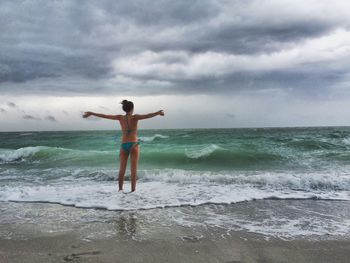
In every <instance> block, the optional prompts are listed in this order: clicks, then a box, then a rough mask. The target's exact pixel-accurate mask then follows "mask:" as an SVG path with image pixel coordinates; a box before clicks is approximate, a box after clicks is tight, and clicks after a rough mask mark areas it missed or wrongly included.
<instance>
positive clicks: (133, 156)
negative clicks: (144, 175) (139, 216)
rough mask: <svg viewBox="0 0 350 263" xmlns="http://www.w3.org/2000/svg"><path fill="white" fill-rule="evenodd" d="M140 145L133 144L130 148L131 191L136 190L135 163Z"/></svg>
mask: <svg viewBox="0 0 350 263" xmlns="http://www.w3.org/2000/svg"><path fill="white" fill-rule="evenodd" d="M139 156H140V147H139V145H135V146H133V147H132V148H131V150H130V159H131V192H134V191H135V190H136V179H137V164H138V162H139Z"/></svg>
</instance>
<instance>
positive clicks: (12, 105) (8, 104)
mask: <svg viewBox="0 0 350 263" xmlns="http://www.w3.org/2000/svg"><path fill="white" fill-rule="evenodd" d="M6 105H7V106H9V107H11V108H17V105H16V103H14V102H11V101H9V102H7V103H6Z"/></svg>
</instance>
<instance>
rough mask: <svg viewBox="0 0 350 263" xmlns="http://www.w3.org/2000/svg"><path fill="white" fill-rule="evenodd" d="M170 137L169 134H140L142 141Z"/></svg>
mask: <svg viewBox="0 0 350 263" xmlns="http://www.w3.org/2000/svg"><path fill="white" fill-rule="evenodd" d="M167 138H169V136H167V135H162V134H155V135H153V136H149V137H147V136H140V137H139V140H140V141H142V142H153V141H154V140H156V139H167Z"/></svg>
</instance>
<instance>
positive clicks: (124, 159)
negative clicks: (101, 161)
mask: <svg viewBox="0 0 350 263" xmlns="http://www.w3.org/2000/svg"><path fill="white" fill-rule="evenodd" d="M128 156H129V154H128V153H127V152H125V151H124V150H123V149H120V153H119V176H118V182H119V191H121V190H123V183H124V175H125V170H126V165H127V164H128Z"/></svg>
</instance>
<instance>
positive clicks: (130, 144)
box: [121, 142, 139, 153]
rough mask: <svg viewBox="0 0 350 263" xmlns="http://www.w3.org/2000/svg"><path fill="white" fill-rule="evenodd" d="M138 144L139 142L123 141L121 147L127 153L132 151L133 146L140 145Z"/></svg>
mask: <svg viewBox="0 0 350 263" xmlns="http://www.w3.org/2000/svg"><path fill="white" fill-rule="evenodd" d="M138 144H139V142H123V143H122V145H121V148H122V149H123V150H124V151H126V152H127V153H130V151H131V148H132V147H134V145H138Z"/></svg>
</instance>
